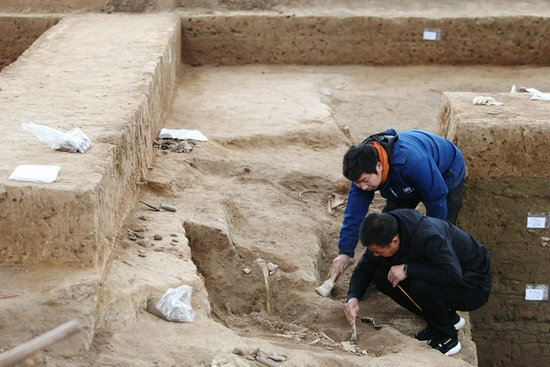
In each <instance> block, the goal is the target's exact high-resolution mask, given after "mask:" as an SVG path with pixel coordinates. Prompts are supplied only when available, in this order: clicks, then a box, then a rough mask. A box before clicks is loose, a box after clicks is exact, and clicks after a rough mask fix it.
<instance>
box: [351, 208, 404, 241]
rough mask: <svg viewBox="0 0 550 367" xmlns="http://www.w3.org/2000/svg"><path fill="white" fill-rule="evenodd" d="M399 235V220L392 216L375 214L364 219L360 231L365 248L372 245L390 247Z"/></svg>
mask: <svg viewBox="0 0 550 367" xmlns="http://www.w3.org/2000/svg"><path fill="white" fill-rule="evenodd" d="M398 233H399V226H398V224H397V220H396V219H395V218H394V217H393V216H392V215H391V214H389V213H384V212H374V213H370V214H369V215H367V216H366V217H365V219H363V223H361V229H360V230H359V239H360V240H361V243H362V244H363V245H364V246H365V247H369V246H371V245H377V246H380V247H388V246H389V245H390V243H391V241H392V239H393V238H394V237H395V235H396V234H398Z"/></svg>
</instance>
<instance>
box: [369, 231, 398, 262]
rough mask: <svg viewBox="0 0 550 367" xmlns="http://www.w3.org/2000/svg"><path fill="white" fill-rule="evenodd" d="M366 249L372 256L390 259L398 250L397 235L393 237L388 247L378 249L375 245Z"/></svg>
mask: <svg viewBox="0 0 550 367" xmlns="http://www.w3.org/2000/svg"><path fill="white" fill-rule="evenodd" d="M367 249H368V250H369V251H370V252H372V254H373V255H374V256H377V257H378V256H382V257H392V256H393V255H395V253H396V252H397V250H399V235H395V237H393V239H392V240H391V242H390V245H389V246H388V247H380V246H378V245H376V244H373V245H370V246H368V247H367Z"/></svg>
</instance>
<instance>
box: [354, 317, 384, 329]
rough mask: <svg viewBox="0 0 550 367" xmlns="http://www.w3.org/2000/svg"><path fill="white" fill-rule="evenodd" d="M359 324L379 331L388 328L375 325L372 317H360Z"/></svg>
mask: <svg viewBox="0 0 550 367" xmlns="http://www.w3.org/2000/svg"><path fill="white" fill-rule="evenodd" d="M361 322H365V323H370V324H372V327H373V328H375V329H376V330H380V329H382V328H383V327H384V326H388V325H377V324H376V322H375V321H374V317H361Z"/></svg>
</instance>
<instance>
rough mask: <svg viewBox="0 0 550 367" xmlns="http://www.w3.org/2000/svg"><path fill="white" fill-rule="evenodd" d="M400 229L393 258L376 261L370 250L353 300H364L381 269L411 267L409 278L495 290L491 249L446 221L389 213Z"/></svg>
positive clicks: (356, 275) (354, 282)
mask: <svg viewBox="0 0 550 367" xmlns="http://www.w3.org/2000/svg"><path fill="white" fill-rule="evenodd" d="M389 214H390V215H392V216H393V217H395V218H396V220H397V223H398V225H399V228H400V246H399V250H398V251H397V252H396V253H395V255H393V256H392V257H388V258H384V257H381V256H379V257H376V256H374V255H373V254H372V252H371V251H369V250H366V251H365V254H364V255H363V257H362V258H361V260H359V263H358V264H357V266H356V267H355V270H354V271H353V275H352V277H351V280H350V286H349V291H348V299H349V298H353V297H355V298H357V299H361V298H362V296H363V294H364V293H365V291H366V289H367V287H368V285H369V283H370V282H371V280H372V276H373V274H374V272H375V271H376V269H377V268H378V267H380V266H384V267H386V268H388V271H389V268H390V267H391V266H393V265H398V264H404V263H406V264H408V265H407V274H408V277H409V278H411V279H413V278H418V279H423V280H425V281H427V282H430V283H433V284H436V285H440V286H445V285H448V286H451V287H459V286H463V287H466V288H473V287H476V286H480V287H481V288H482V289H483V290H484V291H487V292H489V291H490V290H491V258H490V256H489V253H488V252H487V249H486V248H485V247H484V246H483V245H482V244H480V243H479V242H478V241H476V240H475V239H474V238H472V236H470V235H469V234H468V233H466V232H464V231H463V230H461V229H460V228H458V227H456V226H454V225H452V224H451V223H449V222H447V221H446V220H442V219H438V218H432V217H426V216H423V215H422V214H421V213H420V212H418V211H416V210H414V209H398V210H394V211H391V212H389Z"/></svg>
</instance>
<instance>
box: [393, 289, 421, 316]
mask: <svg viewBox="0 0 550 367" xmlns="http://www.w3.org/2000/svg"><path fill="white" fill-rule="evenodd" d="M397 286H398V287H399V289H401V292H403V293H405V296H407V298H408V299H410V300H411V302H412V303H414V305H415V306H416V307H417V308H418V309H419V310H420V311H422V309H421V308H420V306H419V305H418V304H417V303H416V302H415V301H414V299H412V298H411V296H409V294H408V293H407V292H405V290H404V289H403V287H401V285H400V284H398V285H397Z"/></svg>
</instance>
